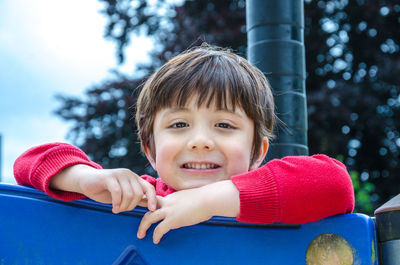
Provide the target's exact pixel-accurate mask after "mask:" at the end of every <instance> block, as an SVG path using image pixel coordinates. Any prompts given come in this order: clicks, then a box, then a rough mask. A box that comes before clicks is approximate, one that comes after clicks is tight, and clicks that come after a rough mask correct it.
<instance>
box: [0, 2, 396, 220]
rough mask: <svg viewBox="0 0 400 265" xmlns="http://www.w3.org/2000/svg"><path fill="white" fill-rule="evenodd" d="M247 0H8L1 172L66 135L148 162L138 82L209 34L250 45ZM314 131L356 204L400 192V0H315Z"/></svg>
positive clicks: (0, 84)
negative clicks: (140, 130)
mask: <svg viewBox="0 0 400 265" xmlns="http://www.w3.org/2000/svg"><path fill="white" fill-rule="evenodd" d="M245 4H246V3H245V1H243V0H219V1H204V0H197V1H184V0H179V1H178V0H176V1H172V0H169V1H165V0H151V1H150V0H149V1H145V0H141V1H139V0H136V1H135V0H119V1H111V0H108V1H107V0H98V1H95V0H86V1H77V0H74V1H65V0H63V1H61V0H59V1H50V0H49V1H45V0H40V1H39V0H38V1H35V2H34V3H33V2H32V1H28V0H3V1H1V2H0V89H1V96H0V133H1V134H2V139H3V147H2V161H1V162H2V165H3V167H2V171H1V172H0V174H1V177H2V181H4V182H12V181H13V176H12V164H13V161H14V160H15V159H16V157H17V156H18V155H19V154H21V153H22V152H23V151H24V150H26V149H27V148H29V147H31V146H34V145H38V144H42V143H46V142H54V141H64V142H65V141H66V142H70V143H73V144H75V145H77V146H79V147H80V148H82V149H83V150H84V151H85V152H87V154H88V155H89V156H90V157H91V158H92V159H94V161H96V162H98V163H100V164H102V165H103V166H104V167H106V168H110V167H127V168H130V169H132V170H134V171H136V172H138V173H144V172H146V173H148V172H149V171H150V169H149V167H148V163H147V162H146V160H145V159H144V157H143V156H142V155H141V154H140V147H139V145H138V143H137V138H136V135H135V130H136V128H135V125H134V121H133V119H132V112H133V109H132V108H131V106H132V105H133V104H134V103H135V100H136V96H137V89H136V88H137V87H138V86H139V85H140V84H142V83H143V81H144V80H145V78H146V77H147V76H148V75H149V74H150V73H152V72H153V71H154V70H155V69H157V68H158V67H159V66H160V65H162V64H163V63H164V62H165V61H166V60H168V59H169V58H171V57H172V56H174V55H176V54H178V53H179V52H181V51H183V50H185V49H186V48H188V47H191V46H194V45H199V44H201V43H202V42H203V41H206V42H208V43H210V44H214V45H218V46H223V47H230V48H232V49H233V50H234V51H236V52H237V53H238V54H240V55H242V56H246V43H247V40H246V25H245V23H246V19H245ZM304 7H305V30H304V34H305V45H306V67H307V81H306V90H307V100H308V124H309V131H308V142H309V149H310V154H315V153H324V154H327V155H330V156H332V157H335V158H337V159H338V160H340V161H342V162H343V163H345V164H346V166H347V167H348V170H349V172H350V175H351V177H352V180H353V184H354V188H355V194H356V211H358V212H364V213H367V214H372V212H373V210H374V209H375V208H377V206H379V205H380V204H382V203H383V202H385V201H387V200H388V199H390V198H391V197H393V196H394V195H397V194H398V193H399V192H400V164H399V162H400V161H399V158H400V155H399V154H400V115H399V114H400V46H399V45H400V2H399V1H397V0H379V1H378V0H377V1H366V0H354V1H348V0H305V2H304Z"/></svg>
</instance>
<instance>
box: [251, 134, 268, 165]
mask: <svg viewBox="0 0 400 265" xmlns="http://www.w3.org/2000/svg"><path fill="white" fill-rule="evenodd" d="M268 147H269V141H268V138H267V137H264V138H263V140H262V143H261V147H260V153H259V155H258V157H257V160H256V161H254V163H253V164H252V165H250V168H249V171H251V170H254V169H256V168H258V167H259V166H260V165H261V163H262V161H263V160H264V158H265V156H266V155H267V152H268Z"/></svg>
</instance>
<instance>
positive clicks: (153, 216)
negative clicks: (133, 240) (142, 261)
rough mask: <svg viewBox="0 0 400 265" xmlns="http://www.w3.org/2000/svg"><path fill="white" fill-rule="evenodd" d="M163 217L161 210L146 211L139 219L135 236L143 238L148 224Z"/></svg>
mask: <svg viewBox="0 0 400 265" xmlns="http://www.w3.org/2000/svg"><path fill="white" fill-rule="evenodd" d="M162 219H164V214H163V213H162V212H161V211H154V212H147V213H146V214H145V215H144V216H143V218H142V220H141V221H140V224H139V228H138V232H137V237H138V238H144V237H145V236H146V232H147V230H148V229H149V228H150V226H151V225H152V224H154V223H156V222H158V221H160V220H162Z"/></svg>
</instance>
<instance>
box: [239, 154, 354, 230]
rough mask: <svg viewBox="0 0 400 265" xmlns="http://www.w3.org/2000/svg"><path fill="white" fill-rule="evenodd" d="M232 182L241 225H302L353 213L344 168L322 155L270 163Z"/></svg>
mask: <svg viewBox="0 0 400 265" xmlns="http://www.w3.org/2000/svg"><path fill="white" fill-rule="evenodd" d="M232 182H233V183H234V184H235V185H236V187H237V188H238V190H239V194H240V195H239V196H240V212H239V215H238V216H237V217H236V219H237V220H238V221H241V222H252V223H273V222H282V223H294V224H303V223H306V222H314V221H317V220H320V219H322V218H325V217H328V216H332V215H336V214H343V213H351V212H352V211H353V209H354V192H353V185H352V182H351V179H350V176H349V174H348V172H347V170H346V167H345V166H344V165H343V164H342V163H340V162H339V161H337V160H335V159H332V158H329V157H327V156H325V155H314V156H292V157H285V158H283V159H274V160H272V161H270V162H268V163H267V164H265V165H264V166H263V167H261V168H258V169H256V170H253V171H250V172H247V173H244V174H241V175H237V176H233V177H232Z"/></svg>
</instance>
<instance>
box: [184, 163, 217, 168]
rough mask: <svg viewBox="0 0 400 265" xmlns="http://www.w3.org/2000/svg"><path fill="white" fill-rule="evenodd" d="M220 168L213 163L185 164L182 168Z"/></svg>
mask: <svg viewBox="0 0 400 265" xmlns="http://www.w3.org/2000/svg"><path fill="white" fill-rule="evenodd" d="M219 167H220V166H219V165H217V164H213V163H185V164H183V165H182V168H186V169H216V168H219Z"/></svg>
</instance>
